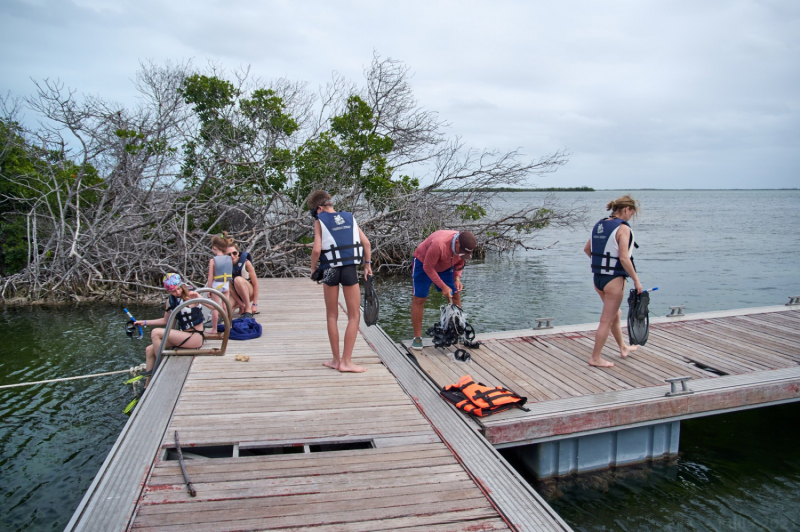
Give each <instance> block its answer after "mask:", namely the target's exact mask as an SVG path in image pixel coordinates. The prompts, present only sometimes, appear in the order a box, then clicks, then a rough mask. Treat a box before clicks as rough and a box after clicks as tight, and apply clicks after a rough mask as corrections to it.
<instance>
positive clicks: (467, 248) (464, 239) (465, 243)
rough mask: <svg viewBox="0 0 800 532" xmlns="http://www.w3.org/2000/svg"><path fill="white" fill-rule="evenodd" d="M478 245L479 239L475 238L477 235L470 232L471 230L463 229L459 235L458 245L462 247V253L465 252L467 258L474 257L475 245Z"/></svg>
mask: <svg viewBox="0 0 800 532" xmlns="http://www.w3.org/2000/svg"><path fill="white" fill-rule="evenodd" d="M477 245H478V239H477V238H475V235H473V234H472V233H470V232H469V231H463V232H461V233H459V235H458V246H459V249H460V253H463V254H464V258H465V259H471V258H472V252H473V251H475V247H476V246H477Z"/></svg>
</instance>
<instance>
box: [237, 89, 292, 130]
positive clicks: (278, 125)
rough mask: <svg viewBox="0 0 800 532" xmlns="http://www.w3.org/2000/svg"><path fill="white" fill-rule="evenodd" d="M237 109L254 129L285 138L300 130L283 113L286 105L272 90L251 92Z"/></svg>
mask: <svg viewBox="0 0 800 532" xmlns="http://www.w3.org/2000/svg"><path fill="white" fill-rule="evenodd" d="M239 107H240V108H241V110H242V113H243V114H244V116H246V117H247V118H249V119H250V120H251V121H252V123H253V124H254V128H255V129H261V130H271V131H274V132H278V133H281V134H283V135H285V136H287V137H290V136H292V135H293V134H294V133H295V132H296V131H297V130H298V129H300V126H299V125H298V124H297V121H295V119H294V118H292V117H291V116H289V115H287V114H286V113H285V109H286V105H285V104H284V103H283V100H282V99H281V98H280V97H279V96H277V95H276V94H275V91H274V90H272V89H257V90H255V91H253V94H252V95H251V96H250V98H249V99H244V98H243V99H241V100H240V101H239Z"/></svg>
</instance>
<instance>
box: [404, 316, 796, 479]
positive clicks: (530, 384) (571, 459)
mask: <svg viewBox="0 0 800 532" xmlns="http://www.w3.org/2000/svg"><path fill="white" fill-rule="evenodd" d="M596 328H597V324H596V323H594V324H587V325H573V326H564V327H555V328H550V329H528V330H524V331H508V332H502V333H489V334H483V335H478V339H479V340H481V341H482V342H483V345H482V346H481V347H480V348H476V349H467V351H468V352H469V353H470V354H471V361H470V362H469V363H466V364H465V363H462V362H457V361H454V360H453V357H452V356H449V353H451V352H452V351H454V350H455V349H456V347H455V346H454V347H450V348H447V349H437V348H434V347H432V346H427V347H425V348H424V349H423V350H421V351H411V350H410V349H409V352H410V353H412V354H413V356H414V357H415V358H416V360H417V361H418V363H419V365H420V367H421V368H422V369H423V370H424V371H425V373H426V374H427V375H428V376H429V378H430V379H431V380H432V381H433V382H435V383H436V385H437V386H439V387H442V386H445V385H448V384H453V383H456V382H458V380H459V378H460V377H461V376H462V375H464V374H469V375H471V376H472V377H473V378H474V379H476V380H478V381H480V382H483V383H484V384H486V385H490V386H495V385H501V386H505V387H507V388H509V389H511V390H513V391H515V392H517V393H518V394H520V395H523V396H526V397H528V404H527V405H526V406H527V407H528V408H529V409H530V411H529V412H524V411H522V410H518V409H513V410H510V411H507V412H503V413H500V414H496V415H493V416H491V417H488V418H483V419H480V420H478V421H477V423H478V425H479V430H480V432H481V433H482V434H483V435H484V436H485V437H486V439H487V440H488V441H489V442H490V443H491V444H492V445H494V446H495V447H497V448H508V447H513V448H515V451H516V452H517V453H518V454H519V455H520V458H521V459H522V460H523V461H524V462H525V463H526V464H527V465H528V466H529V467H530V469H531V470H532V471H533V472H534V473H535V474H536V475H538V476H539V477H540V478H546V477H551V476H562V475H567V474H571V473H576V472H585V471H591V470H595V469H602V468H606V467H609V466H616V465H623V464H630V463H636V462H642V461H646V460H649V459H653V458H658V457H663V456H669V455H675V454H677V452H678V448H679V436H680V420H682V419H688V418H693V417H699V416H707V415H714V414H721V413H725V412H733V411H737V410H743V409H748V408H755V407H764V406H769V405H775V404H781V403H786V402H792V401H797V400H800V310H798V308H797V307H796V306H775V307H767V308H758V309H744V310H734V311H725V312H709V313H703V314H695V315H691V314H687V315H676V316H675V317H661V318H655V319H652V318H651V327H650V338H649V340H648V342H647V344H646V345H645V346H642V347H640V348H639V349H638V350H637V351H636V352H634V353H633V354H631V355H630V356H628V357H627V358H624V359H623V358H620V356H619V351H618V349H617V347H616V342H615V341H614V339H613V338H612V337H609V340H608V342H607V344H606V346H605V348H604V350H603V355H602V356H603V358H605V359H606V360H609V361H613V362H614V363H615V366H614V367H612V368H596V367H592V366H589V365H588V363H587V362H588V360H589V356H590V354H591V351H592V347H593V345H594V331H595V329H596ZM623 333H624V334H625V335H626V339H627V331H625V330H624V329H623ZM406 346H407V347H409V346H410V342H406ZM684 377H688V378H689V379H688V380H686V379H683V378H684ZM675 378H681V379H680V381H677V382H673V383H669V384H668V383H667V382H666V381H667V380H674V379H675Z"/></svg>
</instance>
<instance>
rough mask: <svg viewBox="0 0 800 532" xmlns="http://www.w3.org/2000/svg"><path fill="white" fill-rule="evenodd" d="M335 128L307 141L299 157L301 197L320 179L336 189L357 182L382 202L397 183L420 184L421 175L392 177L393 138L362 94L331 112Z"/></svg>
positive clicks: (372, 198)
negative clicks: (381, 129) (382, 128)
mask: <svg viewBox="0 0 800 532" xmlns="http://www.w3.org/2000/svg"><path fill="white" fill-rule="evenodd" d="M330 125H331V128H330V130H329V131H326V132H324V133H322V134H321V135H320V136H319V137H318V138H316V139H312V140H309V141H307V142H306V143H305V144H304V145H303V146H301V147H300V148H299V149H298V151H297V154H296V157H295V167H296V169H297V175H298V177H299V180H298V184H297V187H298V190H297V197H298V198H300V200H301V201H302V199H303V198H305V197H306V196H307V195H308V194H309V193H311V191H312V190H313V189H314V188H315V187H316V186H318V185H319V183H329V182H330V181H331V178H334V180H335V184H334V185H333V186H329V189H328V192H330V193H331V194H332V195H335V194H337V193H338V192H339V191H342V190H349V189H351V188H352V187H357V188H358V189H360V190H361V191H363V193H364V195H365V197H366V198H367V199H368V200H370V201H373V202H377V203H380V202H381V201H383V200H385V198H387V197H389V196H391V193H392V192H393V191H395V190H397V189H398V188H399V189H400V190H402V191H410V190H415V189H417V188H419V180H418V179H413V178H410V177H409V176H405V175H404V176H400V177H399V178H398V179H397V180H393V179H392V174H393V172H394V169H393V168H392V167H391V166H390V165H389V164H388V162H387V155H388V154H389V153H391V151H392V149H393V148H394V140H392V139H391V138H390V137H388V136H384V135H380V134H378V133H377V132H376V131H375V116H374V114H373V112H372V109H371V108H370V106H369V105H368V104H367V102H365V101H364V100H362V99H361V98H360V97H358V96H351V97H350V98H348V100H347V105H346V106H345V110H344V112H343V113H342V114H341V115H339V116H335V117H333V118H331V120H330Z"/></svg>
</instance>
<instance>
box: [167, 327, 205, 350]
mask: <svg viewBox="0 0 800 532" xmlns="http://www.w3.org/2000/svg"><path fill="white" fill-rule="evenodd" d="M183 332H186V331H183ZM195 334H199V335H200V336H202V337H203V341H205V339H206V334H205V331H197V330H192V332H190V333H189V336H187V337H186V338H184V339H183V342H181V343H179V344H178V345H176V346H175V349H178V348H179V347H183V344H185V343H186V342H188V341H189V340H191V338H192V336H194V335H195Z"/></svg>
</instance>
